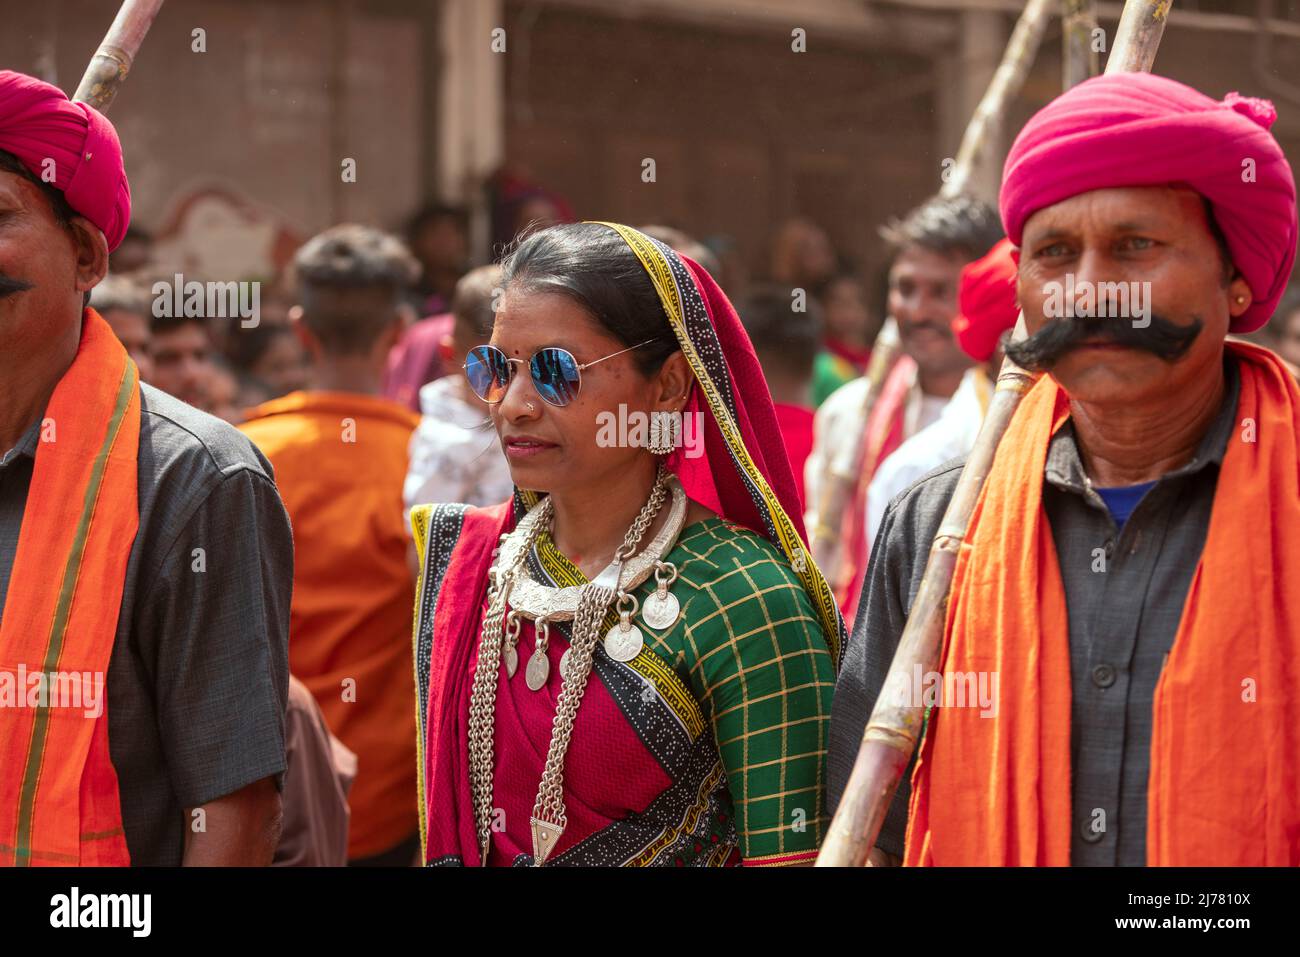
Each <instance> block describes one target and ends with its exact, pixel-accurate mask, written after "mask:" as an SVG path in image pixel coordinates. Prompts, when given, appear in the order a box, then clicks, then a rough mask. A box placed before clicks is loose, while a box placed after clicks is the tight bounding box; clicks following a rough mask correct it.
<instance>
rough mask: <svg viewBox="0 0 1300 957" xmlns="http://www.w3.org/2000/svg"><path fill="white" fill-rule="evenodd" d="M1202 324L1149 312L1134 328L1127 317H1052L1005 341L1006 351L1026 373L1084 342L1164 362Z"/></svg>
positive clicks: (1170, 359) (1172, 357)
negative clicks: (1018, 338)
mask: <svg viewBox="0 0 1300 957" xmlns="http://www.w3.org/2000/svg"><path fill="white" fill-rule="evenodd" d="M1204 327H1205V323H1204V322H1202V321H1201V320H1200V319H1199V318H1195V319H1193V321H1192V323H1191V324H1190V325H1186V326H1183V325H1179V324H1178V323H1176V322H1171V321H1170V320H1169V319H1166V318H1165V317H1163V316H1158V315H1156V314H1155V313H1152V314H1151V323H1150V325H1148V326H1146V327H1144V328H1143V327H1138V326H1135V325H1133V323H1132V322H1131V321H1129V320H1127V319H1115V318H1108V317H1105V316H1086V317H1081V318H1077V319H1053V320H1052V321H1051V322H1049V323H1048V324H1047V325H1045V326H1043V328H1041V329H1039V330H1038V331H1037V332H1036V333H1034V334H1033V335H1032V336H1029V337H1028V338H1027V339H1024V340H1023V341H1021V342H1008V343H1007V345H1006V353H1007V355H1008V356H1009V357H1010V358H1011V361H1012V362H1014V363H1016V365H1018V366H1020V367H1021V368H1022V369H1025V370H1027V371H1029V372H1046V371H1048V370H1049V369H1051V368H1052V366H1054V365H1056V364H1057V363H1058V362H1060V361H1061V359H1063V358H1064V357H1065V356H1066V354H1067V353H1069V352H1071V351H1073V350H1075V349H1077V348H1078V347H1079V346H1081V345H1083V343H1084V342H1086V341H1089V340H1091V341H1094V342H1098V341H1100V342H1113V343H1115V344H1116V345H1121V346H1128V347H1131V348H1134V349H1141V350H1143V351H1144V352H1149V353H1151V354H1152V355H1153V356H1156V357H1157V358H1160V359H1164V360H1165V361H1166V362H1176V361H1177V360H1178V359H1181V358H1182V357H1183V355H1184V354H1185V353H1186V352H1187V350H1188V349H1190V348H1191V347H1192V343H1193V342H1195V341H1196V337H1197V336H1199V335H1200V334H1201V330H1202V329H1203V328H1204Z"/></svg>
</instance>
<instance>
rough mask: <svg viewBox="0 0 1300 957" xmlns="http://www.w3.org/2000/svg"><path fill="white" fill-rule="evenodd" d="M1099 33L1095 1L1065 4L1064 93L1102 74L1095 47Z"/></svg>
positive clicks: (1075, 0) (1066, 0)
mask: <svg viewBox="0 0 1300 957" xmlns="http://www.w3.org/2000/svg"><path fill="white" fill-rule="evenodd" d="M1096 29H1097V5H1096V3H1095V0H1061V53H1062V57H1061V86H1062V87H1063V88H1064V89H1067V90H1068V89H1070V87H1072V86H1074V85H1075V84H1076V83H1082V82H1083V81H1084V80H1086V79H1088V78H1089V77H1093V76H1096V75H1097V74H1098V73H1099V72H1100V69H1101V67H1100V63H1101V57H1100V55H1099V54H1098V52H1097V51H1096V50H1095V49H1094V48H1093V45H1092V37H1093V31H1095V30H1096Z"/></svg>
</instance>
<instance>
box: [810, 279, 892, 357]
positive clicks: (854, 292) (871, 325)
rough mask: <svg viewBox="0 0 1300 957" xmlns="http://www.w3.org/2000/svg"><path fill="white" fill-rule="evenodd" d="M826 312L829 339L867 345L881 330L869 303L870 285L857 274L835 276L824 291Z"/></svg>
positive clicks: (823, 297) (823, 310)
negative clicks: (865, 283)
mask: <svg viewBox="0 0 1300 957" xmlns="http://www.w3.org/2000/svg"><path fill="white" fill-rule="evenodd" d="M822 315H823V318H824V321H825V323H826V338H827V339H835V340H837V341H839V342H846V343H849V344H851V345H860V346H866V345H869V344H870V343H871V340H873V339H874V338H875V336H876V333H877V332H878V331H879V329H878V328H877V327H878V323H876V322H873V321H872V317H871V310H870V309H869V308H868V307H867V290H866V286H865V285H864V284H863V282H862V281H861V280H860V279H858V278H856V277H854V276H841V277H840V278H838V279H833V280H831V282H830V284H829V285H827V287H826V292H825V293H824V294H823V295H822Z"/></svg>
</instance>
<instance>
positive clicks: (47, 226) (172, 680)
mask: <svg viewBox="0 0 1300 957" xmlns="http://www.w3.org/2000/svg"><path fill="white" fill-rule="evenodd" d="M130 218H131V193H130V189H129V188H128V186H127V180H126V173H125V171H124V168H123V164H122V147H121V144H120V143H119V142H118V138H117V134H116V132H115V131H114V129H113V127H112V125H111V124H110V123H109V122H108V120H106V119H105V118H104V117H103V116H101V115H100V114H99V113H98V112H96V111H95V110H94V109H92V108H90V107H89V106H86V105H85V104H82V103H74V102H71V101H70V100H69V99H68V98H67V97H66V96H65V95H64V94H63V93H62V91H60V90H59V89H58V88H56V87H53V86H51V85H49V84H48V83H43V82H41V81H40V80H36V79H33V78H32V77H29V76H24V75H23V74H21V73H13V72H9V71H3V72H0V864H10V865H17V866H26V865H123V864H127V863H131V864H152V865H178V864H181V863H186V864H267V863H270V861H271V857H272V855H273V853H274V851H275V846H276V841H277V838H278V832H279V821H280V796H279V787H280V781H281V777H282V774H283V772H284V769H285V765H284V713H285V703H286V695H287V685H288V671H287V633H288V619H289V591H290V587H291V582H292V569H293V552H292V541H291V536H290V531H289V525H288V522H287V520H286V517H285V513H284V508H283V506H282V505H281V504H280V499H279V496H278V495H277V493H276V490H275V486H274V484H273V482H272V478H271V470H270V466H269V465H268V464H267V462H266V460H265V458H263V457H262V455H261V454H260V453H259V452H258V451H257V450H256V449H255V448H254V447H253V446H252V445H251V444H250V443H249V442H248V440H247V439H245V438H244V437H243V436H242V435H241V434H240V433H239V432H237V431H236V430H235V429H233V428H232V427H230V426H228V425H227V424H226V423H224V422H221V421H219V420H217V419H215V418H213V417H211V416H209V415H207V414H205V413H202V412H199V411H198V410H196V409H193V408H191V407H189V406H187V405H185V404H184V403H182V402H180V401H178V400H176V399H174V398H172V397H171V396H168V395H166V394H165V393H163V392H159V391H158V390H157V389H154V388H152V387H151V386H148V385H144V384H142V383H140V381H139V374H138V371H137V369H136V367H135V363H134V362H133V361H131V359H130V357H129V356H128V355H127V352H126V350H125V348H123V346H122V344H121V343H120V342H119V341H118V340H117V339H116V338H115V337H114V335H113V332H112V329H111V328H110V327H109V325H108V324H107V323H106V322H105V321H104V319H102V318H101V317H100V316H99V314H98V313H96V312H95V311H94V310H93V309H90V308H87V307H86V300H87V298H88V296H89V293H90V290H91V289H92V288H93V287H94V286H95V285H97V284H98V283H99V282H100V281H101V280H102V279H103V278H104V275H105V273H106V272H107V269H108V254H109V251H110V250H111V249H113V248H114V247H115V246H116V245H117V244H118V243H119V242H121V240H122V237H123V235H124V234H125V232H126V229H127V225H128V223H129V222H130ZM110 730H111V735H110Z"/></svg>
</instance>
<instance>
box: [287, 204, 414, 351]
mask: <svg viewBox="0 0 1300 957" xmlns="http://www.w3.org/2000/svg"><path fill="white" fill-rule="evenodd" d="M293 273H294V278H295V279H296V280H297V286H298V301H299V303H300V304H301V305H302V312H303V322H305V323H306V325H307V328H308V329H310V330H311V331H312V333H313V334H314V335H315V336H316V337H317V338H318V339H319V340H320V342H321V345H322V346H323V347H324V348H325V349H326V350H327V351H329V352H331V353H334V354H343V355H346V354H356V353H365V352H368V351H369V350H370V348H371V346H372V345H373V344H374V342H375V340H376V339H377V338H378V337H379V336H380V335H382V334H383V332H384V330H385V329H387V328H388V327H389V326H390V325H391V324H392V322H393V319H394V318H395V315H396V313H395V310H396V308H397V306H398V304H399V301H400V300H401V297H402V296H403V294H404V293H405V292H406V290H407V289H408V288H409V287H411V286H412V285H414V284H415V282H416V280H417V279H418V278H419V275H420V266H419V263H417V262H416V261H415V257H413V256H412V255H411V254H410V252H408V251H407V249H406V247H405V246H404V245H403V244H402V242H401V241H400V240H399V239H397V238H396V237H395V236H390V235H389V234H388V233H385V232H381V231H380V230H378V229H373V228H371V227H369V226H361V225H357V224H355V223H344V224H342V225H339V226H331V227H330V228H329V229H327V230H325V231H324V232H323V233H319V234H317V235H316V236H313V237H312V238H311V239H309V240H307V242H306V243H305V244H304V245H303V247H302V248H301V249H299V250H298V252H297V254H296V255H295V256H294V258H293ZM372 295H373V296H374V297H375V298H376V300H377V302H376V304H375V305H371V304H370V303H369V301H368V299H367V301H366V302H361V301H360V300H359V298H358V296H361V297H369V296H372ZM379 300H382V303H380V302H378V301H379Z"/></svg>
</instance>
